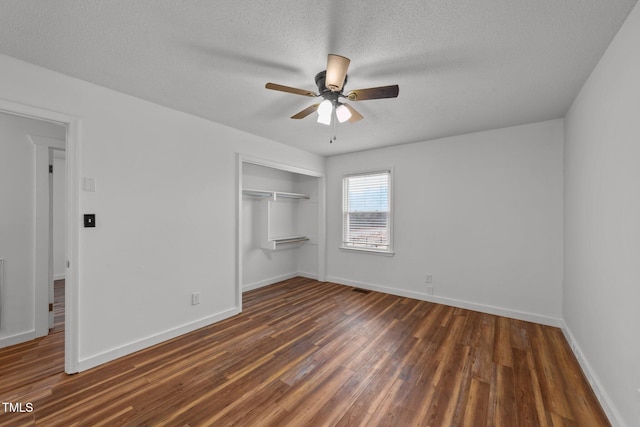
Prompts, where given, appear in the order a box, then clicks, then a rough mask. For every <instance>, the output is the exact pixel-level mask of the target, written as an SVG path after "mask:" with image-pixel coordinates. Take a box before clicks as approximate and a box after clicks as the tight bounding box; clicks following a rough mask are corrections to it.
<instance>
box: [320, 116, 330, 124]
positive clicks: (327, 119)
mask: <svg viewBox="0 0 640 427" xmlns="http://www.w3.org/2000/svg"><path fill="white" fill-rule="evenodd" d="M318 123H322V124H323V125H327V126H328V125H330V124H331V114H324V115H319V116H318Z"/></svg>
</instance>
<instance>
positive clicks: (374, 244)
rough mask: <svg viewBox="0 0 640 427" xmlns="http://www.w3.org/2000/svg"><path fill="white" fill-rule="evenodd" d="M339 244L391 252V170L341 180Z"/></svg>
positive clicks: (346, 177)
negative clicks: (340, 236) (340, 239)
mask: <svg viewBox="0 0 640 427" xmlns="http://www.w3.org/2000/svg"><path fill="white" fill-rule="evenodd" d="M342 192H343V193H342V194H343V202H342V247H343V248H344V249H357V250H365V251H374V252H383V253H392V244H391V242H392V239H391V237H392V236H391V171H382V172H371V173H366V174H358V175H348V176H345V177H344V179H343V190H342Z"/></svg>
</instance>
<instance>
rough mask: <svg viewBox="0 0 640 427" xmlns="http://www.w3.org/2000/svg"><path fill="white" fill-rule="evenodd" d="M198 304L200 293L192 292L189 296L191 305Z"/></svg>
mask: <svg viewBox="0 0 640 427" xmlns="http://www.w3.org/2000/svg"><path fill="white" fill-rule="evenodd" d="M198 304H200V292H194V293H192V294H191V305H198Z"/></svg>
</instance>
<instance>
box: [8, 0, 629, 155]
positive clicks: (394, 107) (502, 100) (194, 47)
mask: <svg viewBox="0 0 640 427" xmlns="http://www.w3.org/2000/svg"><path fill="white" fill-rule="evenodd" d="M635 3H636V0H562V1H558V0H460V1H451V0H430V1H425V0H409V1H396V2H390V1H385V0H366V1H365V0H358V1H344V0H342V1H338V0H331V1H318V0H315V1H308V0H296V1H288V0H286V1H285V0H280V1H276V2H262V1H249V0H233V1H227V0H224V1H211V0H201V1H193V0H183V1H176V0H136V1H131V0H48V1H36V0H3V1H2V2H1V3H0V53H4V54H6V55H9V56H13V57H16V58H19V59H22V60H24V61H27V62H31V63H34V64H37V65H40V66H43V67H45V68H49V69H51V70H55V71H58V72H61V73H63V74H67V75H70V76H74V77H77V78H79V79H82V80H86V81H89V82H92V83H96V84H98V85H101V86H105V87H108V88H111V89H115V90H117V91H120V92H124V93H127V94H131V95H134V96H137V97H139V98H143V99H146V100H149V101H153V102H156V103H158V104H162V105H165V106H168V107H172V108H174V109H177V110H181V111H185V112H188V113H191V114H194V115H196V116H200V117H204V118H206V119H210V120H212V121H215V122H219V123H222V124H225V125H228V126H231V127H234V128H237V129H241V130H244V131H247V132H249V133H252V134H256V135H260V136H263V137H266V138H269V139H272V140H275V141H279V142H283V143H286V144H290V145H293V146H296V147H299V148H301V149H304V150H307V151H310V152H314V153H317V154H321V155H334V154H340V153H345V152H351V151H359V150H364V149H369V148H375V147H381V146H386V145H393V144H402V143H407V142H416V141H425V140H429V139H433V138H438V137H443V136H449V135H457V134H464V133H469V132H475V131H481V130H486V129H494V128H499V127H505V126H512V125H518V124H524V123H531V122H536V121H541V120H547V119H553V118H558V117H563V116H564V114H565V113H566V111H567V109H568V108H569V106H570V105H571V102H572V101H573V99H574V98H575V96H576V94H577V93H578V91H579V89H580V87H581V86H582V84H583V83H584V81H585V80H586V79H587V77H588V76H589V74H590V73H591V71H592V70H593V68H594V67H595V65H596V64H597V62H598V60H599V59H600V57H601V56H602V54H603V53H604V51H605V49H606V47H607V46H608V44H609V43H610V41H611V40H612V38H613V36H614V35H615V33H616V32H617V30H618V29H619V28H620V26H621V25H622V22H623V21H624V19H625V18H626V16H627V15H628V13H629V12H630V10H631V9H632V7H633V6H634V4H635ZM328 53H336V54H339V55H343V56H347V57H349V58H351V67H350V68H349V81H348V83H347V86H346V88H345V91H348V90H350V89H358V88H367V87H372V86H383V85H390V84H396V83H397V84H399V85H400V95H399V97H398V98H396V99H383V100H370V101H361V102H354V103H352V105H353V106H354V107H355V108H357V109H358V111H360V113H362V114H363V115H364V116H365V119H364V120H362V121H360V122H357V123H354V124H348V123H345V124H341V125H338V126H337V128H336V135H337V140H336V141H335V142H334V143H333V144H329V132H330V130H329V127H327V126H324V125H321V124H318V123H316V121H315V115H314V116H309V117H307V118H306V119H303V120H291V119H289V117H290V116H291V115H293V114H294V113H297V112H298V111H300V110H302V109H303V108H305V107H307V106H308V105H310V104H312V103H315V100H314V99H313V98H307V97H302V96H297V95H292V94H287V93H281V92H276V91H270V90H266V89H264V85H265V83H266V82H274V83H279V84H283V85H287V86H294V87H298V88H302V89H310V90H314V91H315V90H316V87H315V83H314V76H315V74H316V73H318V72H319V71H322V70H324V69H325V67H326V57H327V54H328ZM0 73H1V71H0Z"/></svg>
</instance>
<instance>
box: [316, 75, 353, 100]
mask: <svg viewBox="0 0 640 427" xmlns="http://www.w3.org/2000/svg"><path fill="white" fill-rule="evenodd" d="M326 81H327V71H326V70H325V71H320V72H319V73H318V74H316V86H318V93H319V94H320V96H323V97H324V98H326V97H325V96H324V95H325V93H327V92H328V93H332V92H334V93H339V94H342V89H343V88H344V86H345V85H346V84H347V75H345V76H344V82H343V83H342V89H340V90H339V91H336V90H332V89H331V88H328V87H327V85H326ZM336 89H337V88H336Z"/></svg>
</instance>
